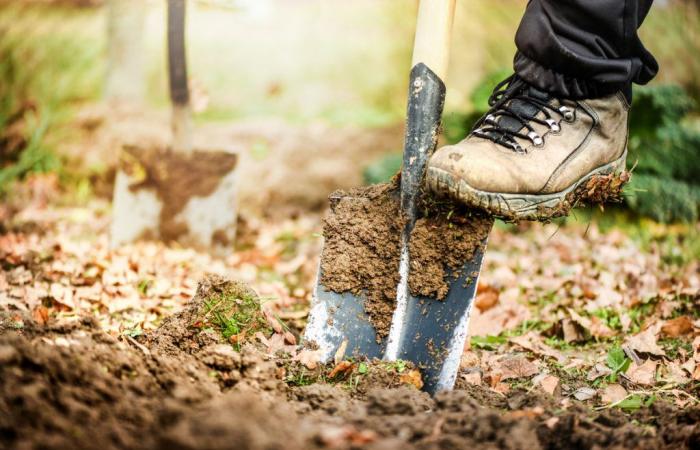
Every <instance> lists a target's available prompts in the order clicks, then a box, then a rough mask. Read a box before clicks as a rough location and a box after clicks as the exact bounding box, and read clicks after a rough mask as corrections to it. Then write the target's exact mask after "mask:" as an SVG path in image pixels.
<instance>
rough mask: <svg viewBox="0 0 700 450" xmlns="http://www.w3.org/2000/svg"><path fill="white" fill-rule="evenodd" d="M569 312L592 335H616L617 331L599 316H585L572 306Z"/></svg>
mask: <svg viewBox="0 0 700 450" xmlns="http://www.w3.org/2000/svg"><path fill="white" fill-rule="evenodd" d="M567 311H568V313H569V315H570V316H571V319H572V320H573V321H574V322H576V323H577V324H578V325H580V326H581V327H582V328H583V329H585V330H587V331H588V332H589V333H590V334H591V336H594V337H611V336H613V335H615V332H614V331H613V330H611V329H610V328H609V327H608V326H607V325H605V323H604V322H603V321H602V320H600V318H598V317H592V318H588V317H584V316H582V315H580V314H578V313H577V312H576V311H574V310H573V309H571V308H568V310H567Z"/></svg>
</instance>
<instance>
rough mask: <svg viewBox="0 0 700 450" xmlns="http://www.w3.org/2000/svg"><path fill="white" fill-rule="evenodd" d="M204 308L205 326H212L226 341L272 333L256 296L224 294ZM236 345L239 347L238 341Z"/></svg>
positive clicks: (216, 297)
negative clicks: (260, 333) (256, 334)
mask: <svg viewBox="0 0 700 450" xmlns="http://www.w3.org/2000/svg"><path fill="white" fill-rule="evenodd" d="M204 306H205V308H204V311H203V322H204V325H205V326H206V325H210V326H212V327H213V328H214V329H215V330H217V331H218V332H219V333H221V335H222V336H223V337H224V339H226V340H229V339H230V338H231V337H233V336H239V335H244V336H252V335H253V334H255V333H257V332H259V331H260V332H263V333H264V334H270V333H272V328H271V327H270V325H269V324H268V322H267V320H266V318H265V316H264V315H263V313H262V310H261V307H260V299H259V298H258V297H256V296H253V295H247V294H241V293H237V292H224V293H221V294H219V295H217V296H214V297H212V298H209V299H208V300H207V301H205V302H204ZM235 345H236V346H239V341H238V340H236V342H235Z"/></svg>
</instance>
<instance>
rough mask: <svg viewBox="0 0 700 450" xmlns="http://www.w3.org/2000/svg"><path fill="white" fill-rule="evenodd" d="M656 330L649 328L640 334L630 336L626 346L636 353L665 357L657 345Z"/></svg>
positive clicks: (664, 353) (655, 328)
mask: <svg viewBox="0 0 700 450" xmlns="http://www.w3.org/2000/svg"><path fill="white" fill-rule="evenodd" d="M657 329H658V327H649V328H647V329H646V330H644V331H642V332H641V333H637V334H635V335H633V336H630V337H629V338H627V346H628V347H629V348H631V349H632V350H634V351H636V352H637V353H647V354H649V355H654V356H666V352H664V350H663V349H662V348H661V347H660V346H659V344H657V338H656V332H657Z"/></svg>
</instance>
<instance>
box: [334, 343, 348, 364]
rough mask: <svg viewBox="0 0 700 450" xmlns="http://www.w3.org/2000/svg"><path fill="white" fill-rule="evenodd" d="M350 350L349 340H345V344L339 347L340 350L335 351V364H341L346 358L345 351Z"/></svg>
mask: <svg viewBox="0 0 700 450" xmlns="http://www.w3.org/2000/svg"><path fill="white" fill-rule="evenodd" d="M347 348H348V340H347V339H343V342H341V343H340V345H339V346H338V349H337V350H336V351H335V355H333V362H334V363H335V364H340V363H341V362H342V361H343V358H345V351H346V350H347Z"/></svg>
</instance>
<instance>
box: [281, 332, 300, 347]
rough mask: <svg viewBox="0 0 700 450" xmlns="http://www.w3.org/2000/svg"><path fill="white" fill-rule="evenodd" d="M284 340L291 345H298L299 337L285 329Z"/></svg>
mask: <svg viewBox="0 0 700 450" xmlns="http://www.w3.org/2000/svg"><path fill="white" fill-rule="evenodd" d="M284 342H286V343H287V344H289V345H297V338H296V336H294V335H293V334H292V333H291V332H289V331H285V332H284Z"/></svg>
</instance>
